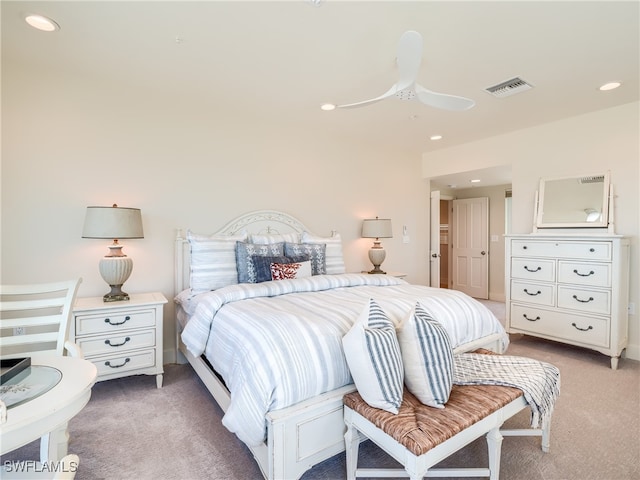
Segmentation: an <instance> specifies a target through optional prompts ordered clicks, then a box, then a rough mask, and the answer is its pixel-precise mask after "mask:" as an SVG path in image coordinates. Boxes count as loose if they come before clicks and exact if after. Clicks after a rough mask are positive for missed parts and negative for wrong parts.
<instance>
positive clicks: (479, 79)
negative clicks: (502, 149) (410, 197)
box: [1, 0, 640, 184]
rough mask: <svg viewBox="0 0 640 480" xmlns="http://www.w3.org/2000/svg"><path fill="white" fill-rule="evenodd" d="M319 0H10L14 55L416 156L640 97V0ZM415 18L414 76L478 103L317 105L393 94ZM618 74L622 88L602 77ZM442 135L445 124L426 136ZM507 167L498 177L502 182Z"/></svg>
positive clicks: (6, 13) (8, 30) (7, 36)
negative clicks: (505, 93)
mask: <svg viewBox="0 0 640 480" xmlns="http://www.w3.org/2000/svg"><path fill="white" fill-rule="evenodd" d="M312 3H313V2H309V1H304V0H292V1H283V2H269V1H256V2H244V1H233V2H213V1H208V2H207V1H201V2H183V1H173V2H151V1H138V2H119V1H113V2H88V1H87V2H56V1H47V2H22V1H16V2H12V1H5V0H3V1H2V6H1V8H2V11H1V13H2V63H3V65H2V67H3V71H6V70H5V69H6V68H8V67H9V66H10V65H11V63H12V62H21V63H24V64H27V66H28V67H29V68H33V69H37V70H39V71H42V72H45V73H44V74H45V75H46V72H47V71H49V70H55V69H65V70H66V71H67V72H70V73H73V74H77V75H80V76H83V77H87V78H92V76H93V77H100V78H102V79H108V80H109V81H112V82H114V84H116V85H117V84H121V85H125V86H127V88H144V89H153V90H155V91H157V92H158V95H162V96H166V95H180V96H182V97H185V96H193V97H194V98H198V99H199V101H201V102H202V103H204V104H209V105H211V108H212V114H215V115H225V112H231V111H232V112H233V113H234V114H233V115H230V116H231V117H238V116H241V117H244V118H252V119H254V120H261V121H264V122H267V123H269V124H278V125H279V126H281V127H283V128H287V129H290V130H291V132H295V131H296V130H297V129H300V128H304V129H306V130H309V129H313V130H314V131H318V132H319V134H321V135H322V136H323V138H326V139H327V141H331V140H330V139H331V138H332V136H340V137H347V136H348V137H349V138H351V139H353V140H354V141H361V142H367V143H370V144H373V145H374V146H376V147H379V148H380V149H386V150H391V151H398V152H403V153H408V154H410V155H415V156H416V158H419V157H420V155H421V154H422V153H423V152H429V151H432V150H435V149H440V148H447V147H451V146H453V145H456V144H460V143H465V142H469V141H473V140H477V139H480V138H485V137H489V136H494V135H498V134H501V133H505V132H509V131H514V130H518V129H522V128H527V127H530V126H534V125H537V124H541V123H546V122H550V121H554V120H557V119H561V118H566V117H570V116H574V115H580V114H583V113H587V112H591V111H595V110H599V109H603V108H608V107H613V106H616V105H620V104H624V103H629V102H634V101H638V99H639V92H640V83H639V74H638V72H639V63H640V60H639V59H640V52H639V47H640V39H639V18H640V14H639V5H640V3H639V2H638V1H622V2H613V1H602V2H594V1H586V2H576V1H566V2H558V1H538V2H523V1H510V2H501V1H498V2H484V1H471V2H458V1H447V2H433V1H412V2H399V1H387V2H379V1H369V2H364V1H353V2H342V1H331V0H327V1H325V2H322V3H321V4H320V6H314V5H313V4H312ZM26 13H40V14H44V15H47V16H49V17H51V18H52V19H54V20H55V21H56V22H57V23H58V24H59V25H60V26H61V29H60V30H59V31H57V32H53V33H43V32H39V31H36V30H33V29H32V28H30V27H28V26H27V25H26V23H25V22H24V21H23V17H24V15H25V14H26ZM406 30H417V31H418V32H420V33H421V34H422V36H423V38H424V49H423V57H422V66H421V70H420V74H419V77H418V82H419V83H421V84H422V85H424V86H425V87H427V88H429V89H431V90H435V91H440V92H446V93H451V94H455V95H461V96H465V97H469V98H472V99H474V100H475V101H476V106H475V107H474V108H473V109H471V110H469V111H466V112H447V111H441V110H436V109H433V108H430V107H426V106H424V105H422V104H419V103H413V102H406V101H402V100H398V99H395V98H393V99H389V100H385V101H382V102H379V103H376V104H373V105H370V106H367V107H362V108H359V109H349V110H335V111H332V112H324V111H321V110H320V108H319V107H320V105H321V104H322V103H325V102H332V103H337V104H340V103H350V102H356V101H359V100H365V99H368V98H372V97H375V96H378V95H380V94H382V93H384V92H385V91H386V90H387V89H388V88H389V87H390V86H391V85H392V84H393V83H394V82H395V80H396V74H397V72H396V68H395V53H396V48H397V43H398V40H399V38H400V36H401V35H402V33H403V32H404V31H406ZM515 76H519V77H521V78H523V79H524V80H526V81H527V82H529V83H531V84H533V85H534V88H533V89H532V90H529V91H527V92H524V93H521V94H518V95H514V96H511V97H506V98H494V97H493V96H491V95H490V94H488V93H487V92H485V91H484V89H485V88H486V87H488V86H491V85H494V84H497V83H500V82H502V81H505V80H507V79H510V78H512V77H515ZM611 80H617V81H621V82H622V87H621V88H618V89H617V90H613V91H610V92H600V91H598V86H600V85H601V84H603V83H605V82H608V81H611ZM168 114H170V112H168ZM433 134H440V135H443V136H444V138H443V139H442V140H440V141H437V142H434V141H430V140H429V137H430V136H431V135H433ZM505 171H507V172H508V169H507V170H502V171H500V172H497V173H499V174H500V177H498V178H497V179H496V180H495V181H494V183H496V182H497V183H504V180H505V178H504V177H503V175H504V174H505ZM461 181H464V179H462V180H461ZM487 181H490V180H487ZM442 183H443V184H450V183H461V182H458V181H457V180H456V178H455V177H450V178H446V179H443V182H442Z"/></svg>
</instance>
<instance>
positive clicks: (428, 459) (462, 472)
mask: <svg viewBox="0 0 640 480" xmlns="http://www.w3.org/2000/svg"><path fill="white" fill-rule="evenodd" d="M344 405H345V408H344V420H345V424H346V426H347V432H346V434H345V442H346V464H347V478H348V479H349V480H353V479H355V478H356V477H358V476H361V477H362V476H365V477H389V476H391V475H392V472H398V469H394V470H389V469H358V468H357V463H358V447H359V443H360V440H361V436H360V434H361V435H363V436H365V437H366V438H369V439H370V440H372V441H373V442H374V443H376V444H377V445H378V446H379V447H380V448H382V449H383V450H384V451H385V452H387V453H388V454H389V455H391V456H392V457H393V458H395V459H396V460H397V461H398V462H400V463H401V464H402V465H403V466H404V468H405V470H406V472H407V473H408V475H409V478H411V479H414V480H417V479H421V478H423V477H424V476H439V477H451V476H465V477H467V476H478V477H480V476H484V477H489V478H490V479H495V480H497V479H498V478H499V473H500V453H501V444H502V435H501V433H500V427H501V426H502V424H503V423H504V421H505V420H507V419H508V418H510V417H512V416H513V415H515V414H516V413H518V412H519V411H520V410H522V409H523V408H526V407H527V406H528V404H527V402H526V401H525V399H524V396H523V393H522V391H521V390H519V389H517V388H513V387H503V386H494V385H465V386H459V385H454V386H453V389H452V391H451V395H450V397H449V401H448V402H447V404H446V407H445V408H443V409H438V408H432V407H428V406H426V405H423V404H422V403H421V402H420V401H419V400H418V399H417V398H416V397H415V396H413V394H411V393H410V392H409V391H408V390H407V389H406V388H405V390H404V396H403V400H402V405H401V407H400V409H399V412H398V414H397V415H394V414H392V413H389V412H386V411H384V410H381V409H378V408H373V407H371V406H369V405H368V404H367V403H366V402H365V401H364V400H362V397H360V394H359V393H358V392H353V393H350V394H348V395H346V396H345V397H344ZM548 429H549V425H548V424H546V425H544V426H543V430H546V431H545V432H543V433H531V432H534V431H532V430H527V431H515V430H514V431H510V434H512V435H542V436H543V444H544V443H546V444H547V445H546V447H547V448H544V450H545V451H546V450H547V449H548ZM523 432H529V433H523ZM538 432H539V431H538ZM482 435H486V436H487V443H488V449H489V466H488V468H461V469H432V468H431V467H432V466H433V465H436V464H437V463H438V462H440V461H441V460H443V459H445V458H447V457H448V456H450V455H451V454H453V453H454V452H456V451H457V450H459V449H461V448H462V447H464V446H465V445H467V444H469V443H471V442H472V441H474V440H475V439H477V438H479V437H481V436H482Z"/></svg>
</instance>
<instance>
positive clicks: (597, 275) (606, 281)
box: [558, 260, 611, 287]
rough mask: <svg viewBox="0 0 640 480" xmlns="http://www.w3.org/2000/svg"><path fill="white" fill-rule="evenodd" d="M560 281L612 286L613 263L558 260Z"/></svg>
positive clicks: (594, 285)
mask: <svg viewBox="0 0 640 480" xmlns="http://www.w3.org/2000/svg"><path fill="white" fill-rule="evenodd" d="M558 282H559V283H573V284H575V285H586V286H593V287H610V286H611V264H609V263H580V262H569V261H564V260H560V261H559V262H558Z"/></svg>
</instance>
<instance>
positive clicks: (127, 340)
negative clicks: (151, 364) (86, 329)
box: [76, 330, 156, 358]
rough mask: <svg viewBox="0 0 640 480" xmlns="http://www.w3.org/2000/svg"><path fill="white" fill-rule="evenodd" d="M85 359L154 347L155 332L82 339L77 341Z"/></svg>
mask: <svg viewBox="0 0 640 480" xmlns="http://www.w3.org/2000/svg"><path fill="white" fill-rule="evenodd" d="M76 343H77V344H78V345H79V346H80V348H81V349H82V352H83V353H84V356H85V357H87V358H88V357H91V356H96V355H105V354H110V353H116V352H123V351H129V350H138V349H141V348H148V347H154V346H155V344H156V332H155V330H145V331H143V332H133V333H126V334H121V335H101V336H99V337H82V338H78V339H77V340H76Z"/></svg>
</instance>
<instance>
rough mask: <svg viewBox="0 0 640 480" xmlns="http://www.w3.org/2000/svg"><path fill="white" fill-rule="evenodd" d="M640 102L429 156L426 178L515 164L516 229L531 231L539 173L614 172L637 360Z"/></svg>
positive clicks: (425, 162) (639, 327)
mask: <svg viewBox="0 0 640 480" xmlns="http://www.w3.org/2000/svg"><path fill="white" fill-rule="evenodd" d="M639 112H640V104H639V103H637V102H634V103H630V104H626V105H622V106H619V107H615V108H610V109H606V110H600V111H598V112H593V113H590V114H586V115H581V116H578V117H573V118H568V119H565V120H562V121H558V122H554V123H549V124H546V125H541V126H538V127H534V128H529V129H525V130H519V131H516V132H512V133H509V134H505V135H501V136H496V137H492V138H487V139H484V140H481V141H477V142H472V143H468V144H465V145H461V146H458V147H456V148H450V149H445V150H439V151H436V152H432V153H428V154H424V155H423V158H422V171H423V176H424V177H425V178H428V177H437V176H440V175H445V174H450V173H454V172H462V171H469V170H477V169H481V168H486V167H491V166H498V165H508V164H511V165H512V188H513V218H512V220H513V233H530V232H531V230H532V224H533V203H534V198H535V192H536V190H537V188H538V182H539V179H540V177H562V176H570V175H581V174H592V173H597V172H604V171H606V170H609V171H610V172H611V182H612V183H613V185H614V188H615V223H616V233H618V234H621V235H627V236H629V237H630V238H631V273H630V301H631V302H633V303H635V305H636V313H635V314H634V315H630V316H629V334H630V340H629V343H630V345H629V348H628V355H629V356H630V357H631V358H635V359H640V321H639V314H640V311H639V307H640V303H639V302H640V279H639V272H640V262H639V256H640V252H639V250H638V235H639V233H640V231H639V225H640V218H639V212H640V193H639V192H640V188H639V187H638V185H640V168H639V166H640V161H639V159H640V121H639Z"/></svg>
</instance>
